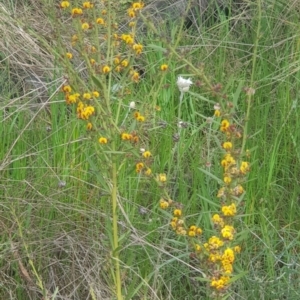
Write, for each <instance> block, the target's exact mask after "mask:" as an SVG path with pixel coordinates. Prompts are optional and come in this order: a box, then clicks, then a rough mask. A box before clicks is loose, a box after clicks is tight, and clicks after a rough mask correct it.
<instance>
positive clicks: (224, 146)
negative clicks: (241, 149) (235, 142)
mask: <svg viewBox="0 0 300 300" xmlns="http://www.w3.org/2000/svg"><path fill="white" fill-rule="evenodd" d="M222 146H223V148H224V149H225V150H230V149H231V148H232V143H231V142H225V143H223V145H222Z"/></svg>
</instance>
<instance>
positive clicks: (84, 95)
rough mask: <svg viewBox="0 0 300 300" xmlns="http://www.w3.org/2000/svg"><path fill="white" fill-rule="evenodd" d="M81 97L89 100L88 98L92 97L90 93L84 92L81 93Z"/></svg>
mask: <svg viewBox="0 0 300 300" xmlns="http://www.w3.org/2000/svg"><path fill="white" fill-rule="evenodd" d="M82 98H83V99H86V100H90V99H91V98H92V96H91V94H90V93H84V94H83V95H82Z"/></svg>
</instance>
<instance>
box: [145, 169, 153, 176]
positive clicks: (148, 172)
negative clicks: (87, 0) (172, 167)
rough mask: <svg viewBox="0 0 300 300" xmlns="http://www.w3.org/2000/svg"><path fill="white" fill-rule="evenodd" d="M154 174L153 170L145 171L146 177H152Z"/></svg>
mask: <svg viewBox="0 0 300 300" xmlns="http://www.w3.org/2000/svg"><path fill="white" fill-rule="evenodd" d="M151 174H152V170H151V169H150V168H147V170H146V171H145V175H147V176H150V175H151Z"/></svg>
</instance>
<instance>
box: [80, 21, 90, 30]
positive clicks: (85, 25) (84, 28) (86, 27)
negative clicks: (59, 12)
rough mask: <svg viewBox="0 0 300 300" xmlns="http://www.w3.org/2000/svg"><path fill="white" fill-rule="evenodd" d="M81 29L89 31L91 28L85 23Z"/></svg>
mask: <svg viewBox="0 0 300 300" xmlns="http://www.w3.org/2000/svg"><path fill="white" fill-rule="evenodd" d="M81 28H82V29H83V30H88V29H89V28H90V25H89V23H87V22H84V23H82V25H81Z"/></svg>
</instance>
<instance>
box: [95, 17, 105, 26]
mask: <svg viewBox="0 0 300 300" xmlns="http://www.w3.org/2000/svg"><path fill="white" fill-rule="evenodd" d="M96 23H97V24H99V25H104V24H105V21H104V19H103V18H97V20H96Z"/></svg>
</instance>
